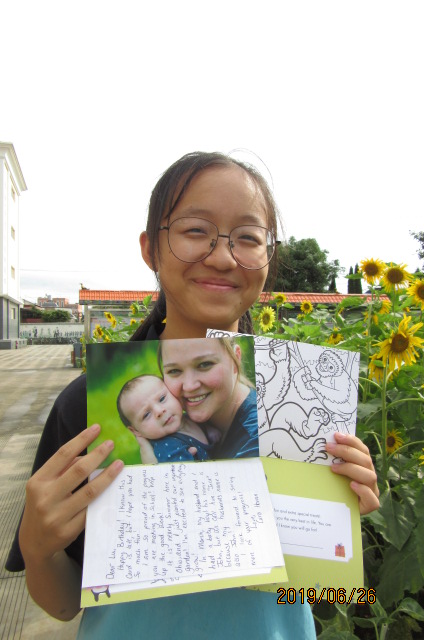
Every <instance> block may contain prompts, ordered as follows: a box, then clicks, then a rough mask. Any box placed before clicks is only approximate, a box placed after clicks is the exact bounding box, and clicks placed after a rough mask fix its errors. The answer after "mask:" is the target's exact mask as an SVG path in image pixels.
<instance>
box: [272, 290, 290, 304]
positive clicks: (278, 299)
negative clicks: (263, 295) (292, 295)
mask: <svg viewBox="0 0 424 640" xmlns="http://www.w3.org/2000/svg"><path fill="white" fill-rule="evenodd" d="M273 295H274V298H273V302H275V304H276V305H277V307H281V305H282V304H284V303H285V302H287V297H286V296H285V295H284V293H274V294H273Z"/></svg>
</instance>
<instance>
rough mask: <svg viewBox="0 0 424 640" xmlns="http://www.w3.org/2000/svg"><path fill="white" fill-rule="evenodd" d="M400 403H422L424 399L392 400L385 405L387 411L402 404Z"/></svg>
mask: <svg viewBox="0 0 424 640" xmlns="http://www.w3.org/2000/svg"><path fill="white" fill-rule="evenodd" d="M402 402H424V398H402V399H401V400H393V402H390V403H389V404H388V405H387V409H391V408H392V407H394V406H396V405H397V404H402Z"/></svg>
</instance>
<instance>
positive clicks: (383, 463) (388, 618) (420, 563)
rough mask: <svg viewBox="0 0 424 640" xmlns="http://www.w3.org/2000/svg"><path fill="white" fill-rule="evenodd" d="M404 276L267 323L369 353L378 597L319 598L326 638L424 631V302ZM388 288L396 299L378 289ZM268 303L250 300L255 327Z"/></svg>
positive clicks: (367, 551)
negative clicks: (365, 294) (364, 602)
mask: <svg viewBox="0 0 424 640" xmlns="http://www.w3.org/2000/svg"><path fill="white" fill-rule="evenodd" d="M352 271H353V270H352ZM348 277H349V276H348ZM361 277H362V276H361V273H360V272H359V270H358V271H357V273H356V274H354V273H352V274H351V275H350V278H351V279H352V282H355V280H358V281H360V279H361ZM366 286H367V287H368V286H369V283H367V284H366ZM406 286H407V285H405V289H401V290H400V291H398V292H385V291H384V288H382V287H381V286H380V284H379V283H376V285H375V286H374V287H373V286H371V287H370V301H369V303H367V302H366V301H365V300H364V299H363V298H360V297H359V296H358V297H349V298H346V299H344V300H343V302H342V303H340V304H339V305H338V307H337V308H336V309H335V311H331V310H330V309H327V308H326V307H325V306H324V305H319V307H318V306H317V307H315V308H314V309H313V310H312V311H311V312H310V313H307V314H303V315H300V316H298V317H297V318H289V319H284V318H283V319H282V320H275V322H274V324H273V326H271V327H268V332H267V333H266V335H270V336H271V335H274V336H276V337H280V338H283V339H284V338H285V339H290V340H297V341H302V342H310V343H313V344H320V345H331V346H335V345H337V347H338V348H341V349H349V350H353V351H357V352H359V353H360V356H361V364H360V389H359V403H358V412H357V420H358V423H357V431H356V432H357V435H358V436H359V437H360V438H361V439H362V440H363V441H364V442H365V444H366V445H367V446H368V448H369V450H370V452H371V455H372V457H373V460H374V464H375V469H376V472H377V477H378V485H379V489H380V503H381V507H380V509H379V510H378V511H374V512H372V513H370V514H368V515H367V516H363V517H362V539H363V550H364V572H365V586H366V587H368V588H371V587H372V588H374V589H375V590H376V594H377V601H376V603H375V604H373V605H370V606H368V607H366V608H361V607H358V606H356V605H350V606H349V607H342V606H341V605H339V606H338V607H333V608H332V611H328V610H327V611H323V609H322V607H321V605H320V606H315V607H314V609H313V613H314V616H315V620H316V625H317V629H318V632H319V636H318V637H319V640H326V639H331V638H334V639H336V638H337V639H339V638H347V639H353V638H364V639H366V640H369V639H371V638H375V639H376V640H383V639H385V640H388V639H389V638H393V639H396V638H402V639H404V638H405V639H408V638H411V640H412V639H413V638H415V637H424V609H423V604H424V466H423V465H424V455H423V454H424V430H423V424H424V358H423V347H424V330H423V323H422V320H423V312H424V309H423V308H421V307H418V308H417V307H415V308H414V307H413V304H414V301H413V299H412V298H411V296H409V295H408V294H407V292H406ZM383 293H386V295H387V296H388V297H389V299H390V304H389V303H388V301H387V300H386V299H381V298H380V296H381V295H382V294H383ZM305 298H307V295H305ZM267 304H268V305H270V304H271V305H272V300H271V301H270V302H268V303H267ZM280 306H282V307H283V308H284V307H286V306H287V307H288V306H289V305H287V303H285V304H282V305H280ZM411 307H412V308H411ZM261 312H262V307H261V305H260V304H257V305H255V306H254V307H253V309H252V317H253V320H254V326H255V331H256V332H257V333H263V331H262V330H261V324H260V319H261ZM280 315H281V314H280ZM404 318H407V319H408V318H410V320H409V325H408V324H406V325H405V324H404V325H403V327H402V332H403V333H402V343H401V344H402V345H404V341H403V340H404V339H405V336H406V338H407V343H408V349H409V348H410V346H411V345H412V344H413V341H414V339H415V338H416V341H415V348H416V356H415V357H413V358H412V360H411V361H410V362H409V360H408V358H407V357H406V356H405V358H403V359H401V361H400V363H398V365H396V366H394V365H393V366H392V365H391V364H390V361H389V360H388V359H387V357H386V356H384V357H383V356H382V353H383V351H382V350H383V346H382V345H384V344H386V346H387V344H389V345H390V344H392V343H391V342H390V341H391V340H392V339H393V336H394V335H397V334H398V332H399V331H400V329H399V325H400V323H401V322H404V323H405V320H404ZM411 330H412V331H411ZM271 332H272V333H271ZM390 348H391V347H389V349H390ZM395 353H398V352H396V351H395ZM414 360H415V361H414ZM416 633H418V634H419V635H418V636H415V634H416Z"/></svg>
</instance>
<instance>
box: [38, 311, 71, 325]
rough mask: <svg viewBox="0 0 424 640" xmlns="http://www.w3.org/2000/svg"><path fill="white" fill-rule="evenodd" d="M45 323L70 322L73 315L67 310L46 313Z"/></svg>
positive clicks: (44, 314) (44, 316) (44, 315)
mask: <svg viewBox="0 0 424 640" xmlns="http://www.w3.org/2000/svg"><path fill="white" fill-rule="evenodd" d="M43 320H44V322H69V321H70V320H71V314H70V313H69V311H65V309H54V310H53V311H44V313H43Z"/></svg>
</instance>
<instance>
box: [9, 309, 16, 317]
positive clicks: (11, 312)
mask: <svg viewBox="0 0 424 640" xmlns="http://www.w3.org/2000/svg"><path fill="white" fill-rule="evenodd" d="M10 319H11V320H16V309H15V307H13V308H12V309H11V310H10Z"/></svg>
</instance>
